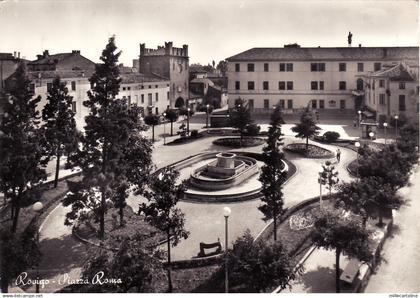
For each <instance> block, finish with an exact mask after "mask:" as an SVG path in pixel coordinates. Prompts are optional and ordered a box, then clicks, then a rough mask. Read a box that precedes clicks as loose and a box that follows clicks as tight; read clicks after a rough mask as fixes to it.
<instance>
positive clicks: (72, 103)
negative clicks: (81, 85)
mask: <svg viewBox="0 0 420 298" xmlns="http://www.w3.org/2000/svg"><path fill="white" fill-rule="evenodd" d="M71 111H72V112H73V113H76V102H75V101H72V102H71Z"/></svg>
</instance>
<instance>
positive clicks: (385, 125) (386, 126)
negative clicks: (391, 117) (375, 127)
mask: <svg viewBox="0 0 420 298" xmlns="http://www.w3.org/2000/svg"><path fill="white" fill-rule="evenodd" d="M383 125H384V130H385V145H386V137H387V136H386V134H387V130H386V129H387V128H388V123H386V122H385V123H384V124H383Z"/></svg>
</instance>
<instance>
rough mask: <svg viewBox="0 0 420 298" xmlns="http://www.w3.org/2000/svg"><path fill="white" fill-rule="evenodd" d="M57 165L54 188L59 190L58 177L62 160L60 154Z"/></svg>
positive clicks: (59, 154) (58, 154)
mask: <svg viewBox="0 0 420 298" xmlns="http://www.w3.org/2000/svg"><path fill="white" fill-rule="evenodd" d="M56 158H57V163H56V165H55V179H54V188H57V185H58V175H59V173H60V158H61V153H60V152H58V153H57V156H56Z"/></svg>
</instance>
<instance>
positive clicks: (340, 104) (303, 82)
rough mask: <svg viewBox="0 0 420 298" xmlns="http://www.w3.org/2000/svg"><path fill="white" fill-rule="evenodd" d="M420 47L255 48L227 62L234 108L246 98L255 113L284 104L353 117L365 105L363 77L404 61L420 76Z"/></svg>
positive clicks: (291, 108) (287, 110) (287, 108)
mask: <svg viewBox="0 0 420 298" xmlns="http://www.w3.org/2000/svg"><path fill="white" fill-rule="evenodd" d="M418 51H419V48H418V47H362V46H360V45H359V47H350V46H349V47H346V48H344V47H342V48H321V47H317V48H302V47H300V46H299V45H297V44H293V45H285V46H284V47H283V48H252V49H250V50H247V51H245V52H242V53H240V54H237V55H234V56H232V57H230V58H227V61H228V94H229V107H232V106H233V105H234V103H235V99H237V98H242V99H245V100H246V101H247V102H248V104H249V106H250V107H251V108H253V109H254V113H268V112H269V111H270V110H272V108H273V106H274V105H277V104H279V105H281V107H282V108H283V109H284V112H285V113H293V112H296V111H297V110H300V109H302V108H304V107H307V106H308V105H309V107H311V108H313V109H318V110H331V112H332V111H333V110H335V111H337V112H340V113H344V112H346V111H347V112H349V113H353V112H354V110H355V109H359V108H360V107H361V106H362V105H363V101H364V88H365V83H364V81H363V78H362V77H363V75H367V74H368V73H370V72H374V71H379V70H381V69H382V66H383V65H384V64H397V63H399V62H402V61H404V62H405V63H406V64H407V65H409V66H410V67H411V68H412V69H413V70H414V71H415V72H418V65H419V63H418V60H419V55H418Z"/></svg>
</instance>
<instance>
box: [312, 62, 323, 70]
mask: <svg viewBox="0 0 420 298" xmlns="http://www.w3.org/2000/svg"><path fill="white" fill-rule="evenodd" d="M311 71H325V63H311Z"/></svg>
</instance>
